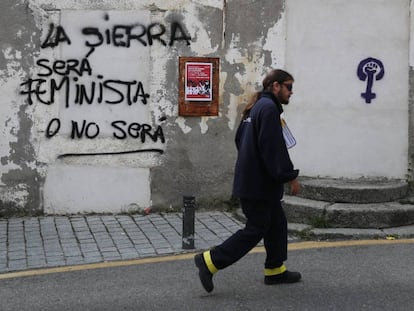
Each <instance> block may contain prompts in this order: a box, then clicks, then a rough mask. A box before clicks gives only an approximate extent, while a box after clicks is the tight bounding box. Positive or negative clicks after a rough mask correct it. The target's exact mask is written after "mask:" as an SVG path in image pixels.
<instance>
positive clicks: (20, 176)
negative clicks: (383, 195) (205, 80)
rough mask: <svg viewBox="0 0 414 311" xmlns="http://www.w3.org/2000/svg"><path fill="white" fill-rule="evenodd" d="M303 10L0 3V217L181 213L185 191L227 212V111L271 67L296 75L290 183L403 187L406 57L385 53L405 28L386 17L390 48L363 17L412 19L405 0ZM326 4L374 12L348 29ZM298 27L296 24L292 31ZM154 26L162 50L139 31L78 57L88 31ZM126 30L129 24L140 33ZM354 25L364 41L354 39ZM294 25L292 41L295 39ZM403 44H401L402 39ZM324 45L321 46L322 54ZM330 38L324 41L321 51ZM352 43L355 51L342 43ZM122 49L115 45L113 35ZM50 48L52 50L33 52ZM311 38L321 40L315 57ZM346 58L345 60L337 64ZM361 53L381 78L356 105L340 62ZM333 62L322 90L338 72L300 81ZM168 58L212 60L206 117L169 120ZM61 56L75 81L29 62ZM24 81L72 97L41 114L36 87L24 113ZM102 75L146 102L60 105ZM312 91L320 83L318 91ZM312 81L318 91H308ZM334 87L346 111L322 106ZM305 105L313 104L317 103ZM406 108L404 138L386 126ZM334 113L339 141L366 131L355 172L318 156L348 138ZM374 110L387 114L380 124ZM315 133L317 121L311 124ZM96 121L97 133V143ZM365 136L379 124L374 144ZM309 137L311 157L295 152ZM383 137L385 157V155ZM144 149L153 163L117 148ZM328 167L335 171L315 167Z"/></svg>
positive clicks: (234, 1) (230, 145) (230, 139)
mask: <svg viewBox="0 0 414 311" xmlns="http://www.w3.org/2000/svg"><path fill="white" fill-rule="evenodd" d="M383 2H384V1H383ZM317 3H318V6H319V7H318V8H317V9H315V8H312V5H311V4H310V2H309V1H305V0H292V1H284V0H278V1H275V0H261V1H253V0H251V1H250V0H245V1H244V0H243V1H240V0H227V1H224V0H204V1H201V0H174V1H166V0H155V1H154V0H142V1H134V0H126V1H122V2H121V3H120V2H119V1H115V0H100V1H87V0H85V1H64V0H53V1H52V0H24V1H19V2H16V1H11V0H4V1H2V2H1V3H0V10H1V11H0V12H1V13H0V14H1V19H0V20H1V27H0V32H1V33H0V40H1V41H0V42H1V53H0V91H1V97H0V124H1V126H2V127H1V141H0V164H1V165H0V215H8V214H17V213H31V214H36V213H43V212H45V213H51V214H53V213H56V214H66V213H90V212H96V213H119V212H139V211H142V210H143V209H145V208H148V207H151V208H153V209H154V210H171V209H177V208H181V205H182V196H183V195H184V194H191V195H194V196H196V198H197V202H198V204H199V206H200V207H204V208H223V207H227V206H228V205H229V204H231V202H230V199H231V188H232V179H233V168H234V162H235V158H236V149H235V146H234V134H235V130H236V128H237V125H238V122H239V120H240V114H241V111H242V109H243V106H244V104H245V103H246V102H247V100H248V98H249V97H250V96H251V94H252V93H253V92H254V91H256V90H258V89H259V88H260V82H261V80H262V78H263V75H264V74H265V73H266V72H267V71H268V70H269V69H270V68H276V67H279V68H285V69H287V70H288V71H291V73H292V74H293V75H294V76H295V79H296V83H295V89H294V96H293V97H292V100H291V104H292V106H291V107H288V109H286V111H285V112H286V119H287V120H288V123H289V124H290V125H291V127H292V131H293V133H294V134H295V135H296V137H297V140H298V147H295V150H293V152H292V155H293V158H294V160H295V163H299V164H300V166H301V167H299V169H302V172H308V173H309V176H310V177H317V176H318V175H319V173H320V172H323V175H329V177H332V178H341V177H343V178H347V177H351V178H354V177H355V178H359V177H372V178H385V179H388V178H405V171H406V168H407V167H408V168H409V169H408V171H407V172H406V173H407V174H406V175H407V176H408V179H409V180H412V179H413V177H414V176H413V173H412V165H413V164H412V163H413V160H414V159H413V158H414V155H413V154H414V151H413V148H414V147H413V146H414V140H413V137H412V134H411V133H412V130H411V129H412V124H413V123H414V121H412V120H413V117H412V115H413V113H412V106H413V100H412V94H411V93H412V92H411V93H410V96H409V98H408V94H402V93H404V92H405V93H406V91H407V89H409V90H412V89H413V82H412V78H410V79H408V77H405V72H406V71H408V68H411V71H410V77H411V76H412V63H413V61H412V58H413V57H412V55H411V53H410V61H409V63H408V62H407V59H406V58H404V57H397V58H396V57H391V56H392V55H394V54H393V52H398V53H399V54H398V55H406V54H408V52H411V51H412V50H413V48H412V47H411V45H412V42H413V40H412V38H411V37H412V33H413V30H412V27H413V26H412V24H413V23H412V21H411V20H410V21H409V22H408V21H407V20H408V15H407V14H405V15H404V16H402V17H401V18H400V19H399V21H400V23H398V26H395V27H394V28H393V29H392V30H393V33H394V32H395V33H396V34H399V35H398V36H395V40H396V42H394V43H395V44H388V43H387V42H383V41H378V40H377V39H376V38H378V37H380V36H381V34H379V33H378V31H379V28H378V27H375V24H376V23H377V21H381V20H384V19H385V20H386V19H387V18H388V17H389V18H393V19H395V18H396V16H397V17H398V15H400V13H401V12H406V11H407V9H408V8H410V10H411V11H412V2H411V1H409V0H398V1H394V2H393V3H392V5H389V6H388V7H387V6H386V5H383V4H382V3H380V2H375V1H374V2H373V1H371V0H366V1H362V2H361V1H359V0H358V1H356V0H352V1H345V0H344V1H342V0H338V1H336V2H335V3H330V5H328V6H327V5H324V4H323V1H322V2H321V1H318V2H317ZM384 3H385V2H384ZM387 5H388V2H387ZM336 6H338V7H342V8H343V10H344V12H347V14H351V13H352V12H353V8H356V7H357V8H358V12H359V13H360V15H361V14H362V13H361V12H372V10H375V12H376V13H378V16H377V17H375V16H370V18H366V19H364V18H362V17H363V16H362V15H363V14H362V15H361V16H360V17H361V18H359V19H358V23H355V21H352V20H348V19H346V20H341V23H340V24H335V22H336V20H337V18H336V17H335V16H336V15H335V14H337V12H338V11H337V10H336ZM361 8H362V9H361ZM311 9H315V10H316V11H315V12H317V14H316V13H315V14H311V16H309V14H307V12H310V11H311ZM370 10H371V11H370ZM387 14H389V15H387ZM351 15H352V14H351ZM341 16H342V15H341ZM302 17H303V18H302ZM305 17H306V23H309V24H310V26H309V27H306V23H305V25H304V24H303V21H304V20H305V19H304V18H305ZM327 17H329V18H327ZM410 18H411V19H412V15H411V17H410ZM301 21H302V24H301ZM154 23H156V26H155V28H152V30H153V31H160V29H161V28H160V27H165V33H164V34H163V36H164V37H163V40H164V41H165V43H166V44H162V42H161V41H160V40H158V39H155V40H154V42H152V43H151V44H150V42H149V41H148V40H149V39H148V38H147V37H146V36H144V37H142V39H143V40H144V41H145V44H143V43H142V42H141V43H140V42H139V41H138V40H135V41H133V42H132V43H131V45H130V46H128V47H122V46H116V44H114V42H115V41H116V40H117V39H116V38H115V39H114V38H113V37H111V38H110V39H105V40H106V41H105V40H103V41H102V42H101V43H100V44H98V45H96V46H95V49H94V50H93V51H92V50H91V49H90V48H89V47H88V46H87V42H89V43H91V42H92V43H93V42H95V43H96V42H97V40H99V38H98V37H97V36H96V35H91V34H89V35H88V34H87V33H85V32H84V31H85V29H86V28H88V27H89V28H90V27H93V28H96V29H98V30H99V32H100V34H101V35H103V36H105V35H106V34H107V32H106V31H107V29H109V30H110V31H111V29H113V27H114V26H116V25H123V26H128V25H138V24H140V25H141V26H139V27H144V28H145V29H147V30H148V29H149V28H150V27H151V25H154ZM364 23H366V24H367V25H366V26H367V27H365V25H364ZM172 24H175V25H178V26H179V27H181V28H180V29H182V31H183V33H178V35H188V36H189V37H191V40H189V42H187V40H177V41H174V42H172V44H169V43H170V42H169V39H170V38H171V32H172V29H171V28H170V27H171V25H172ZM368 24H369V25H368ZM51 25H53V27H54V28H51ZM381 25H383V24H382V22H381ZM393 25H394V24H393ZM368 26H369V27H368ZM58 27H61V29H60V30H64V31H65V35H67V38H66V39H68V38H70V41H71V43H70V44H69V43H68V40H65V37H64V36H63V33H60V35H61V36H62V37H61V38H60V39H62V40H61V42H58V41H59V40H58V41H54V40H55V39H56V38H54V37H53V36H54V35H56V31H57V29H58ZM139 27H137V29H142V28H139ZM358 27H363V28H364V29H365V30H366V31H365V32H360V30H359V29H360V28H358ZM381 27H382V26H381ZM331 28H332V29H334V30H335V31H336V33H335V32H330V33H329V34H324V32H323V31H319V30H318V29H324V30H326V29H331ZM303 29H304V30H306V33H307V34H308V36H307V37H303V34H304V33H305V31H303ZM52 30H53V31H52ZM400 30H401V31H400ZM407 33H410V40H409V41H410V42H409V43H408V42H407V40H408V39H407V38H406V34H407ZM50 34H52V36H49V35H50ZM53 34H54V35H53ZM108 34H110V32H109V33H108ZM335 34H337V35H335ZM327 35H329V36H327ZM310 38H315V39H312V40H310ZM318 38H319V39H321V40H319V39H318ZM327 38H330V39H329V40H328V41H329V42H327V43H326V39H327ZM335 38H338V40H339V41H338V42H335ZM354 38H355V40H356V41H355V42H359V43H361V44H358V45H355V46H354V45H353V44H352V42H354ZM123 39H124V38H122V36H121V39H119V40H121V41H122V40H123ZM307 39H308V40H307ZM391 39H392V38H391ZM324 40H325V41H324ZM109 41H110V42H109ZM51 42H55V43H56V44H54V45H53V44H52V45H50V44H49V46H48V44H46V46H45V43H51ZM324 42H325V43H326V44H328V43H329V44H328V46H327V45H326V44H325V43H324ZM373 42H374V43H375V42H378V45H375V44H373ZM313 43H315V44H313ZM316 43H318V44H316ZM408 45H410V48H407V46H408ZM344 46H345V47H346V48H344ZM327 47H328V48H327ZM348 48H349V51H350V53H345V52H344V51H346V50H347V49H348ZM338 49H339V51H338ZM407 50H409V51H407ZM341 51H342V52H341ZM310 52H311V53H310ZM351 52H352V53H351ZM374 54H375V56H376V57H378V58H380V59H382V60H383V61H384V63H385V64H386V76H385V78H384V79H383V80H382V81H381V82H378V83H376V84H375V86H376V91H377V92H378V95H377V99H376V100H375V102H374V103H372V104H371V105H366V104H365V103H364V102H361V97H360V93H361V88H363V82H361V81H359V80H358V77H357V76H356V74H355V70H356V68H355V65H357V64H358V62H359V61H360V60H361V59H362V58H364V57H366V56H369V55H371V56H372V55H374ZM310 55H312V57H313V56H314V58H313V59H312V60H309V59H308V57H310ZM337 55H342V56H344V57H342V58H341V59H340V61H341V68H342V69H341V70H342V71H341V72H342V75H340V79H339V80H337V77H338V68H337V66H332V63H331V62H328V63H326V64H324V66H323V70H322V71H320V72H318V76H317V77H318V78H319V79H321V80H322V81H315V79H313V78H312V77H314V75H313V74H312V72H316V71H317V70H319V68H320V66H319V65H318V64H319V63H320V62H321V59H322V62H323V59H327V60H330V59H335V57H337ZM180 56H186V57H188V56H197V57H218V58H219V59H220V74H219V79H220V82H219V88H218V91H219V94H220V95H219V115H218V116H214V117H207V116H202V117H183V116H179V115H178V91H179V87H178V77H179V71H178V59H179V57H180ZM67 59H75V60H78V61H82V60H85V59H86V60H87V64H88V65H89V66H90V68H89V69H90V72H89V73H85V74H84V75H83V76H81V75H79V74H77V73H75V72H73V71H72V72H70V73H67V74H63V75H60V74H59V73H58V72H53V73H51V74H50V75H49V74H47V70H46V68H45V66H42V65H41V64H42V63H39V62H38V61H39V60H44V63H43V64H45V63H47V64H48V66H50V64H51V63H53V61H54V60H67ZM348 69H349V70H348ZM315 70H316V71H315ZM45 71H46V72H45ZM348 71H349V72H348ZM310 77H311V78H310ZM36 78H42V79H45V80H47V83H50V81H51V80H53V79H55V81H62V79H65V78H68V79H69V80H70V85H71V87H73V88H74V89H72V90H71V91H70V92H71V93H70V96H69V97H70V98H69V99H67V98H65V94H64V92H63V90H62V91H58V92H57V93H59V96H58V95H56V98H55V101H54V102H53V103H50V104H45V103H42V102H41V99H42V98H43V99H44V98H45V96H50V93H51V89H50V87H49V88H48V87H47V84H44V85H42V86H41V87H40V88H39V90H38V94H39V96H40V98H36V95H33V96H32V99H33V103H30V102H29V95H28V94H22V91H23V93H24V90H25V89H26V90H27V87H28V84H27V83H28V81H29V79H36ZM105 79H115V80H123V81H140V82H142V85H143V88H144V89H145V93H147V94H148V95H149V97H148V100H147V103H146V104H142V102H141V101H139V100H138V101H136V102H134V103H133V104H131V105H128V103H127V102H126V100H124V101H122V102H121V103H119V104H117V105H105V104H102V103H97V102H96V99H95V101H94V102H93V103H92V104H90V105H83V106H82V107H81V106H80V105H77V104H76V103H75V102H76V99H75V98H74V97H75V95H74V94H75V93H76V91H73V90H75V88H76V85H78V86H79V85H81V84H83V85H91V83H92V82H95V83H98V84H99V83H103V82H102V81H104V80H105ZM387 79H392V81H387ZM316 82H318V83H319V84H318V83H316ZM315 83H316V84H317V85H318V86H320V87H321V89H320V91H319V89H318V88H315ZM381 83H382V84H381ZM324 85H325V86H326V85H331V86H332V87H329V88H325V89H322V87H323V86H324ZM337 85H348V88H347V89H346V90H344V88H340V87H337ZM396 86H397V87H398V88H397V89H396V88H395V87H396ZM338 89H339V90H341V92H345V93H346V94H350V95H351V97H350V98H351V100H349V101H346V100H342V99H344V98H347V96H341V97H340V98H341V100H335V101H334V100H330V99H331V98H334V97H335V98H339V97H338ZM43 91H44V92H43ZM318 92H324V93H318ZM326 92H328V93H326ZM329 92H331V93H329ZM395 92H400V93H401V94H402V95H398V105H397V106H398V114H397V115H392V114H390V111H391V113H392V109H391V108H390V107H391V106H390V102H392V99H393V98H396V97H393V96H394V94H397V93H395ZM315 94H316V95H315ZM320 94H322V95H323V96H322V97H321V98H322V99H323V100H319V101H318V98H319V99H321V98H320V97H319V95H320ZM104 96H107V98H109V99H113V98H114V97H116V96H119V95H117V94H116V93H115V92H113V91H110V90H108V89H107V90H106V91H105V92H104ZM407 98H408V99H407ZM49 99H50V97H49ZM405 101H407V103H406V102H405ZM312 104H313V105H312ZM343 107H346V108H343ZM408 108H410V114H409V117H410V128H409V129H407V130H406V131H403V130H404V127H405V126H406V123H408V122H406V121H404V120H406V119H404V120H402V121H401V118H405V115H406V114H407V112H405V113H404V111H406V110H407V111H408ZM328 112H329V113H328ZM333 112H335V113H333ZM324 113H325V114H324ZM344 113H346V114H347V115H348V116H349V117H350V118H349V119H350V120H353V122H354V121H355V124H356V125H361V126H360V127H358V126H353V127H352V126H351V128H352V130H353V131H354V130H355V129H356V130H355V131H356V132H358V129H361V131H362V132H363V133H366V132H367V131H366V130H367V129H368V132H369V135H368V136H364V137H365V138H364V139H365V140H360V141H359V143H361V142H363V141H367V142H369V143H370V144H371V143H372V144H373V145H372V146H367V145H365V144H364V146H365V147H366V148H367V150H366V151H367V152H366V154H369V156H366V157H365V158H364V161H366V163H368V164H369V165H367V166H364V165H363V164H361V163H362V162H361V163H358V164H359V165H354V164H355V163H356V161H354V160H353V159H358V161H359V159H362V158H361V157H360V156H359V154H360V151H361V150H360V148H359V145H358V143H357V142H356V141H353V143H354V144H353V146H355V148H349V150H348V152H349V155H347V157H343V160H344V162H343V163H344V164H341V165H336V164H335V163H334V161H338V160H340V159H341V158H340V157H337V156H329V155H330V154H331V155H335V154H340V151H341V150H340V149H341V148H342V147H341V145H340V144H339V145H335V146H333V147H332V146H331V147H329V146H326V145H325V143H324V142H325V141H326V140H328V141H329V140H330V138H332V139H331V141H335V135H337V134H338V133H340V134H341V135H342V134H343V135H342V136H341V135H339V136H340V137H341V139H342V138H343V137H345V138H346V137H347V134H346V133H350V132H349V131H348V127H349V126H350V125H352V124H350V123H349V122H343V118H342V116H343V114H344ZM328 115H329V116H328ZM388 115H391V116H393V117H392V118H394V119H389V118H384V116H388ZM395 116H397V117H395ZM335 118H338V120H335ZM115 120H118V121H119V120H121V121H125V122H126V123H127V124H131V123H134V122H135V123H138V124H141V125H142V124H146V126H149V127H150V128H151V130H152V131H155V129H159V130H160V131H162V134H163V138H164V139H161V138H160V137H158V138H157V139H154V140H152V139H150V137H149V136H147V137H146V141H145V142H143V141H142V139H141V137H139V138H138V139H137V138H136V137H132V135H126V136H128V137H125V138H119V137H116V135H115V134H114V133H116V134H117V135H118V136H119V135H120V134H122V132H121V130H119V129H117V128H114V126H113V125H112V126H111V124H112V123H111V122H114V121H115ZM315 120H322V121H323V120H328V121H329V122H326V123H323V122H315ZM366 120H370V122H372V123H371V125H372V126H371V127H369V126H368V127H367V123H366V122H365V121H366ZM384 120H391V121H392V122H390V123H387V122H388V121H384ZM83 121H85V122H87V123H86V125H87V124H91V127H90V131H91V132H90V133H89V134H90V135H89V137H87V135H85V133H84V134H83V135H80V136H81V137H80V136H79V137H73V135H72V137H71V134H73V130H74V124H78V126H81V125H82V122H83ZM341 122H342V123H341ZM323 124H325V125H326V126H325V127H323V126H322V127H321V125H323ZM355 124H354V125H355ZM378 124H380V125H381V127H379V126H378ZM389 124H396V125H397V129H398V135H397V136H398V137H397V138H396V139H395V140H394V139H392V135H390V134H389V131H388V130H387V126H388V125H389ZM58 125H60V127H58ZM98 126H99V133H96V130H97V127H98ZM375 128H381V131H384V132H385V133H387V135H382V134H381V131H376V130H375ZM123 129H124V130H125V127H123ZM373 129H374V130H373ZM94 131H95V132H94ZM356 132H355V133H356ZM95 133H96V136H95V135H94V134H95ZM314 133H316V134H314ZM320 133H322V134H323V135H319V134H320ZM400 133H402V134H400ZM48 134H49V135H48ZM51 134H53V135H51ZM75 136H76V135H75ZM361 137H362V136H361ZM384 137H386V139H385V140H384ZM316 141H317V142H319V143H320V145H322V147H317V148H315V149H309V147H308V146H315V142H316ZM407 141H409V143H408V151H407V150H406V149H407ZM384 142H385V143H384ZM388 142H390V143H392V144H391V145H390V146H395V148H394V147H392V148H391V147H386V144H387V143H388ZM318 146H319V145H318ZM384 146H385V147H384ZM324 148H325V149H324ZM150 149H156V150H159V151H160V152H146V153H142V152H134V153H128V152H129V151H131V150H132V151H142V150H150ZM303 150H305V151H303ZM373 150H374V151H373ZM328 151H329V152H328ZM395 151H396V152H395ZM108 153H109V154H108ZM407 153H408V155H407ZM321 155H326V157H325V158H324V157H323V156H321ZM371 155H372V156H371ZM381 159H391V160H390V161H388V160H387V167H390V168H398V169H397V170H395V169H385V170H384V168H383V167H381V170H379V169H376V168H377V167H379V166H378V165H380V164H381V163H380V162H381ZM407 159H408V160H407ZM393 161H394V162H393ZM397 162H398V163H397ZM406 162H409V163H406ZM333 165H334V166H333ZM332 167H335V170H332V169H330V168H332ZM364 167H366V168H367V169H366V170H365V169H364ZM368 167H369V169H368ZM347 172H352V176H346V175H347ZM328 173H332V174H331V175H330V174H328ZM403 175H404V176H403Z"/></svg>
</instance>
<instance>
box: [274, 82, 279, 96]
mask: <svg viewBox="0 0 414 311" xmlns="http://www.w3.org/2000/svg"><path fill="white" fill-rule="evenodd" d="M280 88H281V85H280V84H279V82H277V81H275V82H273V93H275V94H278V93H279V91H280Z"/></svg>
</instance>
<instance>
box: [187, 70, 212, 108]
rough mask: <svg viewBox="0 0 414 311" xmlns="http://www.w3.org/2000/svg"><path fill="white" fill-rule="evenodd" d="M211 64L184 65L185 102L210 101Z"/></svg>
mask: <svg viewBox="0 0 414 311" xmlns="http://www.w3.org/2000/svg"><path fill="white" fill-rule="evenodd" d="M212 79H213V64H212V63H186V64H185V100H189V101H211V100H212V93H211V85H212Z"/></svg>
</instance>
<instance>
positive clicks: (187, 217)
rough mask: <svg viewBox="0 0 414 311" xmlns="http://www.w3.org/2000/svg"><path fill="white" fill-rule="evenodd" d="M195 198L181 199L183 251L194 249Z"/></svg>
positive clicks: (186, 197) (185, 197)
mask: <svg viewBox="0 0 414 311" xmlns="http://www.w3.org/2000/svg"><path fill="white" fill-rule="evenodd" d="M194 218H195V197H193V196H184V197H183V236H182V239H183V249H194Z"/></svg>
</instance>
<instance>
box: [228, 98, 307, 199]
mask: <svg viewBox="0 0 414 311" xmlns="http://www.w3.org/2000/svg"><path fill="white" fill-rule="evenodd" d="M282 112H283V109H282V105H281V104H280V103H279V101H278V100H277V99H276V97H275V96H274V95H273V93H271V92H262V93H261V94H260V95H259V99H258V101H257V102H256V104H255V105H254V106H253V108H252V109H251V110H250V113H249V115H248V116H247V117H245V118H244V119H243V120H242V121H241V123H240V125H239V127H238V129H237V132H236V139H235V140H236V147H237V150H238V156H237V161H236V167H235V174H234V182H233V195H234V196H236V197H239V198H249V199H259V200H260V199H262V200H280V199H281V198H282V196H283V184H284V183H286V182H289V181H291V180H294V179H295V178H296V177H297V176H298V174H299V170H295V169H294V167H293V164H292V162H291V160H290V157H289V153H288V150H287V148H286V144H285V141H284V138H283V133H282V126H281V122H280V114H281V113H282Z"/></svg>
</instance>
